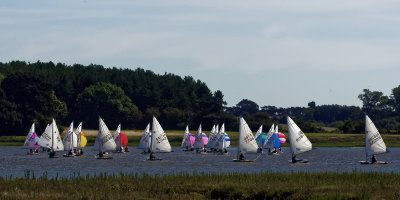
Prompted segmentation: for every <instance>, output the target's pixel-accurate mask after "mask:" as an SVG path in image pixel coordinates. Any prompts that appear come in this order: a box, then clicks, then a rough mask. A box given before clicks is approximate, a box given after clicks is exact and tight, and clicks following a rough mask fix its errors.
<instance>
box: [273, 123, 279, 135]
mask: <svg viewBox="0 0 400 200" xmlns="http://www.w3.org/2000/svg"><path fill="white" fill-rule="evenodd" d="M278 128H279V126H278V124H277V125H276V126H275V131H274V133H275V134H278V132H279V130H278Z"/></svg>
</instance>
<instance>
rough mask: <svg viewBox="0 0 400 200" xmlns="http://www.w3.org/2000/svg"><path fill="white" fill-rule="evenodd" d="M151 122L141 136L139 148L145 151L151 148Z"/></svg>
mask: <svg viewBox="0 0 400 200" xmlns="http://www.w3.org/2000/svg"><path fill="white" fill-rule="evenodd" d="M150 134H151V133H150V123H149V124H147V126H146V128H145V129H144V132H143V134H142V137H141V138H140V142H139V146H138V149H143V150H144V151H148V150H149V149H150V141H151V140H150Z"/></svg>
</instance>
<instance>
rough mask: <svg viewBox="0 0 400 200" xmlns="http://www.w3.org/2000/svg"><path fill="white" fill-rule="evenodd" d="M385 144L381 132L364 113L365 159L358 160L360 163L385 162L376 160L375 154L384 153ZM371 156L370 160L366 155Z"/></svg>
mask: <svg viewBox="0 0 400 200" xmlns="http://www.w3.org/2000/svg"><path fill="white" fill-rule="evenodd" d="M386 152H387V149H386V145H385V142H383V139H382V137H381V134H379V131H378V129H377V128H376V127H375V124H374V123H373V122H372V120H371V119H370V118H369V117H368V115H365V159H366V160H365V161H360V163H361V164H387V163H388V162H384V161H377V160H376V155H377V154H382V153H386ZM369 156H371V161H368V157H369Z"/></svg>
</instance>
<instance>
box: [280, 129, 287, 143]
mask: <svg viewBox="0 0 400 200" xmlns="http://www.w3.org/2000/svg"><path fill="white" fill-rule="evenodd" d="M278 137H279V140H280V142H281V143H286V136H285V134H283V133H281V132H279V133H278Z"/></svg>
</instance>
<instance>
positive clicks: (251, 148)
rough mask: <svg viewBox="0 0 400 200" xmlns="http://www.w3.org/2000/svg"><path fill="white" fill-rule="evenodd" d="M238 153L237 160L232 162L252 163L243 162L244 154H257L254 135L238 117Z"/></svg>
mask: <svg viewBox="0 0 400 200" xmlns="http://www.w3.org/2000/svg"><path fill="white" fill-rule="evenodd" d="M238 140H239V141H238V151H237V159H233V161H234V162H253V160H245V159H244V154H247V153H257V149H258V146H257V143H256V140H255V139H254V135H253V133H252V132H251V130H250V127H249V125H248V124H247V123H246V121H245V120H244V119H243V117H240V121H239V136H238Z"/></svg>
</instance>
